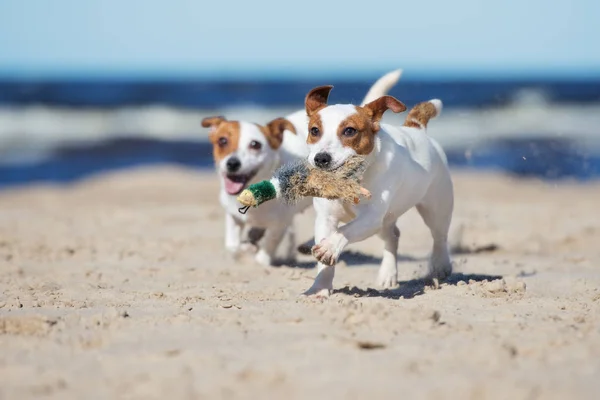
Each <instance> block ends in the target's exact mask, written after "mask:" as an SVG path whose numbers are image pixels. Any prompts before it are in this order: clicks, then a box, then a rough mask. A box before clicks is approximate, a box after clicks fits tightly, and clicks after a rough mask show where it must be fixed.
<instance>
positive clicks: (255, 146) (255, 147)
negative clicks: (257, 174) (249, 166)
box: [250, 140, 262, 150]
mask: <svg viewBox="0 0 600 400" xmlns="http://www.w3.org/2000/svg"><path fill="white" fill-rule="evenodd" d="M250 148H251V149H252V150H260V149H261V148H262V143H260V142H257V141H256V140H253V141H251V142H250Z"/></svg>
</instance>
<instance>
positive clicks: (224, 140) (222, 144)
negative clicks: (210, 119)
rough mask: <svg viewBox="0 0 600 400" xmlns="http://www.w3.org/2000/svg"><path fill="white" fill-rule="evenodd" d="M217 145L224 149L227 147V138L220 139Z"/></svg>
mask: <svg viewBox="0 0 600 400" xmlns="http://www.w3.org/2000/svg"><path fill="white" fill-rule="evenodd" d="M217 143H218V144H219V147H225V146H227V138H226V137H220V138H219V140H217Z"/></svg>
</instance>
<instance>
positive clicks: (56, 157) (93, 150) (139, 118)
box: [0, 79, 600, 188]
mask: <svg viewBox="0 0 600 400" xmlns="http://www.w3.org/2000/svg"><path fill="white" fill-rule="evenodd" d="M373 80H374V79H373ZM324 83H332V84H333V85H334V86H335V88H334V91H333V92H332V94H331V101H333V102H346V103H347V102H353V103H358V102H360V100H361V99H362V97H363V96H364V94H365V93H366V91H367V90H368V88H369V87H370V85H371V83H372V82H371V81H368V80H364V81H346V82H304V81H285V82H283V81H282V82H273V81H269V82H255V81H254V82H195V81H187V82H172V81H171V82H135V81H102V82H99V81H89V82H86V81H54V82H31V81H28V82H1V81H0V188H8V187H11V186H15V185H24V184H29V183H34V182H54V183H69V182H74V181H77V180H79V179H83V178H86V177H88V176H90V175H93V174H99V173H102V172H105V171H111V170H118V169H124V168H129V167H134V166H135V167H139V166H144V165H155V164H176V165H182V166H186V167H189V168H195V169H209V168H212V155H211V146H210V145H209V143H208V142H207V135H206V130H205V129H202V128H201V127H200V120H201V119H202V118H203V117H204V116H207V115H214V114H219V115H226V116H227V117H228V118H230V119H243V120H249V121H254V122H258V123H265V122H266V121H268V120H269V119H271V118H275V117H279V116H284V115H286V114H287V113H289V112H293V111H295V110H297V109H300V108H302V102H303V99H304V96H305V94H306V92H307V91H308V90H310V88H312V87H314V86H316V85H318V84H324ZM390 94H391V95H393V96H396V97H397V98H399V99H401V100H402V101H403V102H405V104H406V105H407V106H409V107H410V106H412V105H414V104H416V103H418V102H420V101H424V100H427V99H430V98H441V99H442V100H443V101H444V112H443V114H442V116H440V117H439V118H437V119H436V120H435V121H433V122H432V123H431V124H430V129H429V133H430V135H431V136H433V137H434V138H436V139H437V140H438V141H439V142H440V143H441V144H442V146H443V147H444V148H445V150H446V152H447V154H448V160H449V163H450V165H451V166H452V167H454V168H471V169H495V170H500V171H504V172H506V173H509V174H513V175H516V176H534V177H538V178H541V179H547V180H560V179H565V178H568V179H577V180H589V179H597V178H599V177H600V80H599V81H580V82H577V81H547V80H546V81H542V80H537V81H536V80H530V81H510V82H509V81H487V82H486V81H482V80H478V81H443V80H439V81H431V80H429V81H414V80H412V81H411V80H406V79H403V80H401V81H400V82H399V83H398V85H397V86H396V87H394V88H393V89H392V91H391V92H390ZM403 118H404V117H403V116H396V115H394V114H391V115H388V114H386V116H385V118H384V121H385V122H389V123H395V124H399V123H400V124H401V123H402V121H403Z"/></svg>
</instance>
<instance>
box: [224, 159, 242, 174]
mask: <svg viewBox="0 0 600 400" xmlns="http://www.w3.org/2000/svg"><path fill="white" fill-rule="evenodd" d="M241 166H242V163H241V162H240V159H239V158H237V157H230V158H229V160H227V171H229V172H235V171H237V170H238V169H240V167H241Z"/></svg>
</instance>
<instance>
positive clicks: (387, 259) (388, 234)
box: [377, 220, 400, 289]
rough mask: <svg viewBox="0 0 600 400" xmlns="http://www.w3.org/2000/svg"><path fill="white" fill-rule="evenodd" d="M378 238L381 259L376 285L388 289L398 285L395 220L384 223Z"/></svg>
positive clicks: (398, 235) (398, 234)
mask: <svg viewBox="0 0 600 400" xmlns="http://www.w3.org/2000/svg"><path fill="white" fill-rule="evenodd" d="M379 237H380V238H381V239H382V240H383V243H384V248H383V257H382V259H381V266H380V267H379V273H378V276H377V283H378V284H379V286H381V287H383V288H384V289H389V288H392V287H394V286H396V285H397V284H398V241H399V240H400V230H399V229H398V227H397V226H396V220H393V221H385V222H384V226H383V227H382V228H381V231H379Z"/></svg>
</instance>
